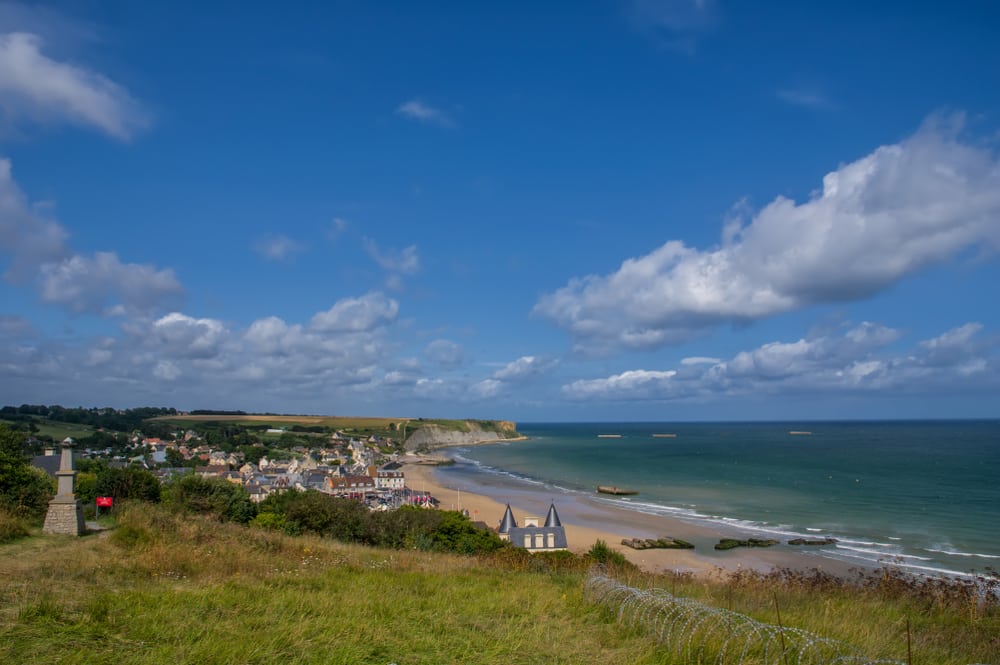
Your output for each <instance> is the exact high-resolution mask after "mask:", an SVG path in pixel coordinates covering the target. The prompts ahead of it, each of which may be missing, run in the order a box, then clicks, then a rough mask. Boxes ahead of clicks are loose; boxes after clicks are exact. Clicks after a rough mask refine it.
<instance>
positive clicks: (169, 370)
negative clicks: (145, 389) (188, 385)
mask: <svg viewBox="0 0 1000 665" xmlns="http://www.w3.org/2000/svg"><path fill="white" fill-rule="evenodd" d="M180 375H181V370H180V368H179V367H178V366H177V364H176V363H173V362H171V361H169V360H160V361H159V362H157V363H156V366H155V367H153V376H155V377H156V378H158V379H161V380H163V381H174V380H176V379H177V378H178V377H180Z"/></svg>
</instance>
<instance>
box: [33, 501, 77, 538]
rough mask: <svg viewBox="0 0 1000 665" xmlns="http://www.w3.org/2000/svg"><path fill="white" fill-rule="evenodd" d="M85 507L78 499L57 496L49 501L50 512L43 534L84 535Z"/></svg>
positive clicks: (46, 518)
mask: <svg viewBox="0 0 1000 665" xmlns="http://www.w3.org/2000/svg"><path fill="white" fill-rule="evenodd" d="M85 530H86V529H85V527H84V524H83V506H81V505H80V502H79V501H77V499H76V497H72V496H70V497H64V496H56V498H54V499H52V500H51V501H49V511H48V512H47V513H45V525H44V526H42V533H65V534H69V535H71V536H79V535H82V534H83V532H84V531H85Z"/></svg>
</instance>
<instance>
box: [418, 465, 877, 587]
mask: <svg viewBox="0 0 1000 665" xmlns="http://www.w3.org/2000/svg"><path fill="white" fill-rule="evenodd" d="M434 457H435V458H436V461H435V462H430V461H429V460H421V459H419V458H417V459H406V460H402V463H403V464H404V472H405V474H406V486H407V487H409V488H410V489H414V490H426V491H428V492H430V493H431V495H433V496H434V497H435V498H436V499H438V500H439V501H440V507H441V508H442V509H446V510H458V509H464V510H468V511H469V516H470V518H471V519H472V520H474V521H482V522H485V523H486V524H488V525H489V526H490V527H492V528H496V526H497V524H499V522H500V518H501V517H502V516H503V513H504V509H505V506H506V504H508V503H509V504H510V507H511V509H512V510H513V512H514V516H515V519H516V520H517V521H518V522H519V523H523V521H524V518H525V516H529V515H530V516H537V517H542V518H544V516H545V514H546V512H547V511H548V508H549V505H550V503H554V504H555V506H556V510H557V511H558V513H559V517H560V519H561V521H562V523H563V526H565V527H566V539H567V542H568V544H569V549H570V550H571V551H573V552H576V553H585V552H587V551H588V550H589V549H590V548H591V546H592V545H593V544H594V543H595V542H596V541H597V540H603V541H604V542H606V543H607V544H608V545H609V546H610V547H612V548H613V549H615V550H616V551H618V552H621V553H622V554H624V555H625V557H626V558H627V559H628V560H629V561H631V562H632V563H634V564H636V565H637V566H638V567H639V568H640V569H642V570H644V571H646V572H651V573H665V572H675V573H693V574H695V575H699V576H707V575H718V574H724V573H729V572H735V571H738V570H741V569H747V570H754V571H758V572H763V573H766V572H769V571H771V570H775V569H781V568H787V569H792V570H799V571H811V570H821V571H823V572H824V573H828V574H831V575H835V576H838V577H849V576H851V574H852V573H853V571H856V570H858V569H862V568H866V567H864V566H860V565H857V564H852V563H847V562H844V561H839V560H837V559H832V558H829V557H825V556H823V555H822V554H821V553H819V552H816V551H815V550H810V549H809V548H807V547H806V548H803V549H794V550H789V549H787V547H789V546H784V545H778V546H775V547H774V548H745V547H740V548H736V549H733V550H727V551H723V552H718V551H716V550H714V549H713V545H714V544H715V543H717V542H719V539H721V538H725V537H731V536H732V534H731V533H726V532H724V531H723V530H722V529H716V528H712V527H711V526H708V525H702V524H693V523H691V522H687V521H684V520H681V519H678V518H673V517H668V516H659V515H651V514H647V513H642V512H638V511H635V510H629V509H627V508H624V507H623V508H619V507H616V506H614V505H609V504H607V503H599V502H597V501H593V500H592V498H591V497H587V496H586V495H579V494H574V493H559V492H558V491H557V490H551V489H544V488H541V487H540V488H538V489H533V488H528V487H514V486H512V484H497V485H485V484H482V483H475V484H474V485H473V486H472V488H471V490H470V489H469V487H468V479H467V478H464V479H463V481H464V482H462V483H458V482H454V480H455V479H449V478H448V477H447V472H446V470H447V469H450V468H454V467H453V465H446V466H441V465H439V464H438V461H440V460H443V459H449V460H450V458H446V456H445V455H441V454H440V453H439V454H437V455H434ZM662 536H669V537H673V538H681V539H683V540H686V541H688V542H691V543H694V544H695V549H694V550H671V549H647V550H636V549H633V548H631V547H627V546H625V545H622V544H621V541H622V539H624V538H629V539H631V538H636V537H638V538H658V537H662Z"/></svg>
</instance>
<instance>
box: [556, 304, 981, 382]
mask: <svg viewBox="0 0 1000 665" xmlns="http://www.w3.org/2000/svg"><path fill="white" fill-rule="evenodd" d="M981 330H982V327H981V326H980V325H979V324H976V323H971V324H966V325H964V326H961V327H958V328H955V329H953V330H949V331H948V332H946V333H944V334H942V335H940V336H938V337H936V338H934V339H931V340H926V341H922V342H920V343H918V344H917V346H916V349H915V350H911V351H908V352H905V353H892V352H890V351H889V347H890V345H892V344H893V343H894V342H896V341H897V340H898V339H899V338H900V333H899V332H898V331H896V330H894V329H892V328H887V327H885V326H882V325H878V324H873V323H867V322H866V323H862V324H860V325H858V326H856V327H854V328H851V329H849V330H846V331H839V332H832V333H828V334H824V335H820V336H816V337H812V338H803V339H799V340H796V341H794V342H772V343H769V344H764V345H762V346H760V347H758V348H756V349H752V350H749V351H741V352H739V353H737V354H736V355H735V356H734V357H733V358H731V359H730V360H728V361H721V360H720V361H717V362H714V363H709V362H703V361H708V360H710V359H707V358H699V359H698V360H699V362H697V363H684V362H682V363H681V365H682V367H681V368H680V369H678V370H673V369H667V370H644V369H639V370H630V371H626V372H622V373H620V374H615V375H612V376H608V377H604V378H597V379H585V380H579V381H574V382H572V383H569V384H566V385H564V386H563V388H562V393H563V394H564V395H565V396H567V397H569V398H571V399H575V400H622V401H629V400H691V399H698V400H703V401H707V400H713V399H714V400H718V399H725V398H727V397H732V396H740V395H761V394H774V395H781V394H787V395H800V394H802V393H805V392H811V393H829V392H838V393H856V392H862V393H871V392H887V391H892V392H894V393H903V392H906V393H923V394H931V395H933V394H937V393H938V392H940V391H942V390H948V391H954V390H963V389H964V390H967V389H970V388H971V389H977V388H990V389H996V388H998V387H1000V382H998V379H997V370H998V369H1000V358H998V357H997V354H996V349H998V348H1000V342H998V340H997V339H996V338H992V339H982V338H980V337H979V336H978V333H979V332H980V331H981ZM942 348H947V349H948V354H947V356H946V357H945V356H943V355H941V354H940V353H938V352H939V351H940V350H941V349H942ZM970 381H975V382H974V383H970Z"/></svg>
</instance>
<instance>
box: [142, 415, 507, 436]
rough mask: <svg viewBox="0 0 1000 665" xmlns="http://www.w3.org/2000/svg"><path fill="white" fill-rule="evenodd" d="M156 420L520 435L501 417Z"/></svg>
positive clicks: (183, 424)
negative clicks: (474, 429)
mask: <svg viewBox="0 0 1000 665" xmlns="http://www.w3.org/2000/svg"><path fill="white" fill-rule="evenodd" d="M152 420H154V421H157V422H162V423H167V424H170V425H174V426H177V427H179V428H192V427H193V428H197V427H198V425H199V424H202V425H211V426H214V427H218V426H221V425H244V426H267V427H272V428H275V429H280V428H283V427H284V428H291V427H293V426H296V425H301V426H304V427H322V428H326V429H328V430H329V431H342V432H345V433H347V434H351V435H354V436H365V437H367V436H369V435H372V434H375V435H377V436H382V437H388V438H392V439H399V438H401V437H403V436H404V435H405V436H406V437H407V438H408V437H409V436H411V435H412V434H413V433H414V432H416V431H417V430H419V429H420V428H421V427H425V426H427V425H435V426H437V427H440V428H443V429H446V430H450V431H455V432H468V431H470V430H471V428H472V424H474V425H475V426H477V427H479V428H480V429H483V430H486V431H490V432H501V433H503V434H504V435H505V436H508V437H514V436H517V432H516V431H514V425H513V423H508V422H506V421H500V420H444V419H424V418H364V417H347V416H291V415H283V416H271V415H185V416H162V417H158V418H153V419H152Z"/></svg>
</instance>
